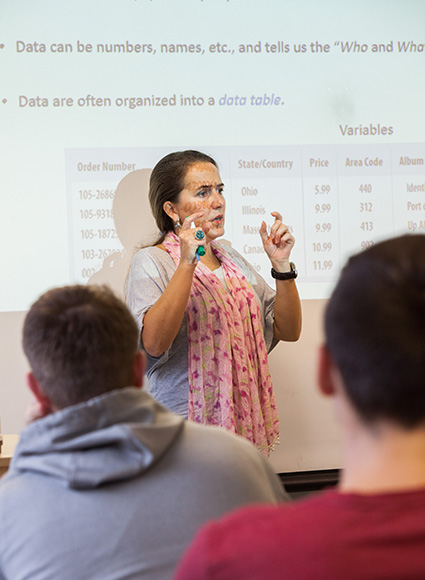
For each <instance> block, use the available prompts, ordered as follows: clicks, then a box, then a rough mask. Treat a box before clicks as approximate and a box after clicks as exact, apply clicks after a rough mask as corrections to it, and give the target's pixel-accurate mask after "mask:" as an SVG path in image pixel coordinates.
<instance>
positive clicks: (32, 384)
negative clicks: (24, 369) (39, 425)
mask: <svg viewBox="0 0 425 580" xmlns="http://www.w3.org/2000/svg"><path fill="white" fill-rule="evenodd" d="M27 385H28V387H29V389H30V391H31V392H32V394H33V395H34V397H35V398H36V400H37V403H38V409H39V411H38V415H39V416H38V417H36V416H35V412H34V413H33V414H34V416H33V417H32V420H35V419H37V418H38V419H39V418H40V417H44V416H46V415H50V413H54V411H55V409H54V408H53V405H52V403H51V401H50V399H49V397H48V396H47V395H45V394H44V392H43V389H42V388H41V386H40V383H39V382H38V381H37V379H36V378H35V376H34V374H33V373H32V372H29V373H28V374H27ZM27 422H29V421H27Z"/></svg>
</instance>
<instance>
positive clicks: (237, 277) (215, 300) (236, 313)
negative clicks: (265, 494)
mask: <svg viewBox="0 0 425 580" xmlns="http://www.w3.org/2000/svg"><path fill="white" fill-rule="evenodd" d="M164 246H165V247H166V249H167V251H168V252H169V254H170V255H171V257H172V258H173V260H174V262H175V263H176V265H177V264H178V263H179V259H180V245H179V241H178V238H177V236H176V235H175V234H174V233H169V234H167V236H166V238H165V240H164ZM211 247H212V249H213V252H214V254H215V255H216V256H217V258H218V259H219V260H220V262H221V265H222V267H223V273H224V280H225V282H226V285H227V288H228V291H226V289H225V288H224V286H223V284H222V283H221V282H220V280H219V279H218V278H217V276H215V274H214V273H213V272H211V270H210V269H209V268H208V267H206V266H204V265H203V264H202V263H201V262H199V263H198V265H197V266H196V270H195V273H194V276H193V282H192V288H191V292H190V299H189V301H188V304H187V307H186V319H187V335H188V341H189V352H188V363H189V419H191V420H193V421H196V422H197V423H204V424H208V425H220V426H222V427H224V428H226V429H228V430H229V431H232V432H233V433H237V434H239V435H242V436H243V437H245V438H246V439H248V440H249V441H251V442H252V443H254V445H255V446H256V447H257V448H258V449H260V450H261V451H262V452H263V453H264V454H265V455H267V456H268V455H269V452H270V449H272V448H273V445H274V444H275V443H276V441H277V439H278V436H279V418H278V413H277V405H276V399H275V395H274V392H273V385H272V381H271V377H270V372H269V367H268V357H267V349H266V345H265V341H264V333H263V327H262V323H261V313H260V309H259V307H258V304H257V300H256V298H255V294H254V291H253V289H252V287H251V285H250V284H249V282H248V280H247V279H246V278H245V276H244V275H243V274H242V272H241V271H240V270H239V269H238V268H237V267H236V265H235V264H234V262H233V261H232V259H231V258H230V256H229V254H228V253H227V252H226V251H225V249H224V248H223V247H222V246H220V245H219V244H218V243H216V242H212V243H211Z"/></svg>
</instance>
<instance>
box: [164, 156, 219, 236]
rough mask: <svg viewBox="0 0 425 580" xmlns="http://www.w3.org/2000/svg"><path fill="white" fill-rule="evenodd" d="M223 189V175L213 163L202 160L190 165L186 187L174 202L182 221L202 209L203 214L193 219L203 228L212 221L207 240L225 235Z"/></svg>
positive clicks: (185, 182)
mask: <svg viewBox="0 0 425 580" xmlns="http://www.w3.org/2000/svg"><path fill="white" fill-rule="evenodd" d="M223 189H224V184H223V183H222V181H221V178H220V174H219V172H218V170H217V168H216V167H215V166H214V165H213V164H212V163H206V162H200V163H195V164H193V165H191V166H190V167H189V169H188V170H187V172H186V175H185V179H184V188H183V190H182V191H181V193H180V195H179V199H178V202H177V204H173V209H174V211H175V213H176V214H177V215H178V218H179V220H180V222H181V223H183V221H184V219H185V218H186V217H187V216H189V215H191V214H193V213H196V212H199V211H203V212H204V215H203V216H202V217H201V218H200V219H199V220H196V221H195V222H194V223H195V226H197V227H200V226H202V225H203V224H205V222H209V224H210V225H211V227H210V229H209V231H208V234H207V239H208V238H209V239H210V240H214V239H215V238H218V237H219V236H222V235H223V234H224V213H225V209H226V202H225V200H224V197H223ZM176 218H177V216H176ZM173 219H174V218H173Z"/></svg>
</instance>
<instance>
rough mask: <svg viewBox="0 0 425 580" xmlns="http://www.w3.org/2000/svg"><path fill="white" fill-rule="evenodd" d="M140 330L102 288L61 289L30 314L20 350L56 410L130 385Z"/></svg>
mask: <svg viewBox="0 0 425 580" xmlns="http://www.w3.org/2000/svg"><path fill="white" fill-rule="evenodd" d="M138 334H139V333H138V328H137V325H136V323H135V321H134V319H133V317H132V315H131V314H130V312H129V311H128V309H127V307H126V306H125V304H124V303H123V302H122V301H121V300H119V299H118V298H117V297H116V296H115V295H114V294H113V293H112V291H111V290H109V289H108V288H107V287H106V286H78V285H77V286H65V287H63V288H55V289H53V290H50V291H48V292H46V293H45V294H43V295H42V296H41V297H40V298H39V299H38V300H37V301H36V302H35V303H34V304H33V305H32V307H31V309H30V311H29V312H28V314H27V316H26V318H25V323H24V331H23V347H24V351H25V354H26V356H27V358H28V361H29V363H30V366H31V369H32V372H33V373H34V376H35V378H36V379H37V381H38V382H39V383H40V385H41V387H42V389H43V391H44V393H45V394H46V395H47V396H48V397H49V399H50V400H51V402H52V403H53V404H54V405H55V406H56V407H58V408H63V407H67V406H69V405H74V404H76V403H80V402H83V401H86V400H88V399H90V398H92V397H95V396H97V395H100V394H102V393H104V392H107V391H111V390H113V389H118V388H123V387H126V386H131V385H132V380H133V361H134V357H135V354H136V353H137V350H138Z"/></svg>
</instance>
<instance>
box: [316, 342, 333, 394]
mask: <svg viewBox="0 0 425 580" xmlns="http://www.w3.org/2000/svg"><path fill="white" fill-rule="evenodd" d="M317 383H318V385H319V390H320V392H321V393H322V395H325V396H327V397H330V396H333V395H335V364H334V362H333V359H332V356H331V354H330V352H329V350H328V348H327V346H326V345H324V344H322V345H321V346H320V347H319V352H318V360H317Z"/></svg>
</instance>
